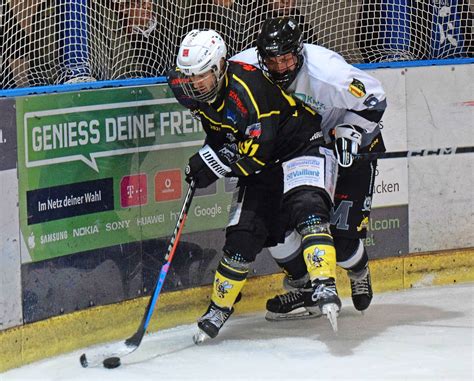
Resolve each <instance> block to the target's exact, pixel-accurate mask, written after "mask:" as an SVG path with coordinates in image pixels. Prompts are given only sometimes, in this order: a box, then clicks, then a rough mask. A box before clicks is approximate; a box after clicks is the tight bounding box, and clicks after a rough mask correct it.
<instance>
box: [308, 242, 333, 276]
mask: <svg viewBox="0 0 474 381" xmlns="http://www.w3.org/2000/svg"><path fill="white" fill-rule="evenodd" d="M303 256H304V261H305V263H306V268H307V269H308V273H309V277H310V279H311V280H312V281H313V280H315V279H321V278H334V279H336V250H335V249H334V242H333V239H332V236H331V235H330V234H328V233H309V234H306V235H304V236H303Z"/></svg>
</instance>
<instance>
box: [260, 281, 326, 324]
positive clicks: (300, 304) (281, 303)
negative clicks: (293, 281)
mask: <svg viewBox="0 0 474 381" xmlns="http://www.w3.org/2000/svg"><path fill="white" fill-rule="evenodd" d="M312 293H313V288H312V287H311V282H308V283H307V284H306V285H305V287H302V288H298V289H294V290H293V291H290V292H287V293H286V294H281V295H276V296H275V297H274V298H272V299H268V300H267V314H266V315H265V319H267V320H268V321H281V320H300V319H310V318H315V317H320V316H321V312H320V311H319V309H316V310H314V309H313V312H310V311H308V310H307V309H306V306H309V307H313V306H314V305H315V302H313V301H312V299H311V295H312Z"/></svg>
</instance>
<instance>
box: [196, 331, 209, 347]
mask: <svg viewBox="0 0 474 381" xmlns="http://www.w3.org/2000/svg"><path fill="white" fill-rule="evenodd" d="M208 339H210V337H209V336H208V335H207V334H206V333H205V332H204V331H202V330H200V329H199V330H198V331H197V332H196V333H195V334H194V336H193V341H194V344H196V345H199V344H202V343H203V342H204V341H206V340H208Z"/></svg>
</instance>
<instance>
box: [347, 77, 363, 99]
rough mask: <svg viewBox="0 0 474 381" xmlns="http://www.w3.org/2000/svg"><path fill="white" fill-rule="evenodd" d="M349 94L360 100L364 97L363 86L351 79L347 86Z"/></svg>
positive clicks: (356, 80)
mask: <svg viewBox="0 0 474 381" xmlns="http://www.w3.org/2000/svg"><path fill="white" fill-rule="evenodd" d="M349 92H350V93H351V94H352V95H353V96H355V97H356V98H362V97H363V96H364V95H365V86H364V84H363V83H362V82H361V81H359V80H358V79H355V78H353V79H352V83H351V84H350V85H349Z"/></svg>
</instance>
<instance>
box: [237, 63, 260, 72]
mask: <svg viewBox="0 0 474 381" xmlns="http://www.w3.org/2000/svg"><path fill="white" fill-rule="evenodd" d="M235 62H237V63H238V64H239V65H240V66H242V69H244V70H245V71H256V70H257V68H256V67H255V66H253V65H250V64H248V63H245V62H241V61H235Z"/></svg>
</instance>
